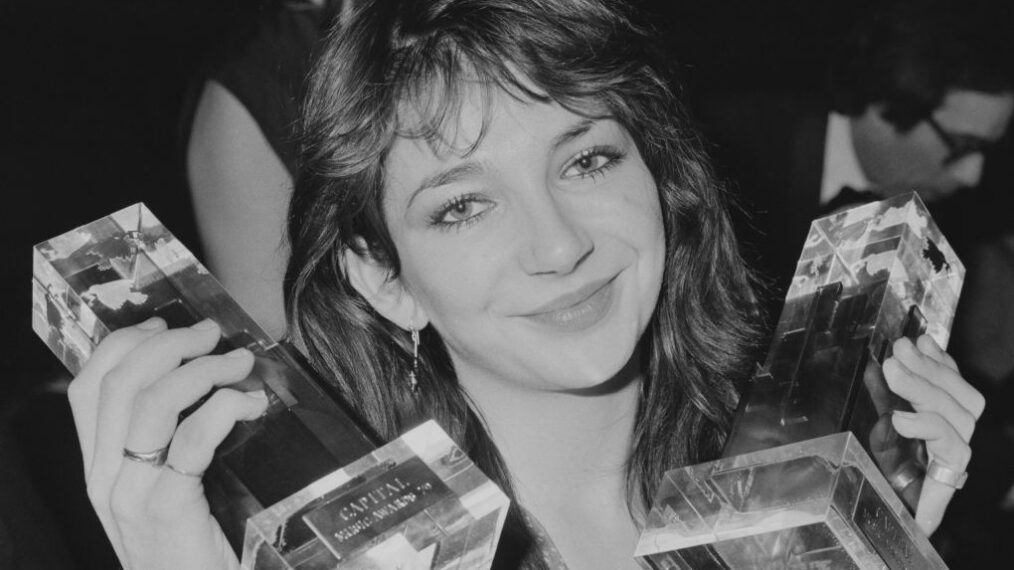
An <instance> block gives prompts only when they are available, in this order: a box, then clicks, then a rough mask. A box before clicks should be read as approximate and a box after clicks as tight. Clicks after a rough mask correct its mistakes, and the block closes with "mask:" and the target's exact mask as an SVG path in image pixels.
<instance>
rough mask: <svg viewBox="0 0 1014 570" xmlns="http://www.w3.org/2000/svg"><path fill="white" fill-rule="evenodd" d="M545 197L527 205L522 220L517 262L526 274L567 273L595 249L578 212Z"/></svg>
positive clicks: (551, 198) (549, 197)
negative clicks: (521, 247)
mask: <svg viewBox="0 0 1014 570" xmlns="http://www.w3.org/2000/svg"><path fill="white" fill-rule="evenodd" d="M547 198H548V199H546V200H540V201H539V204H538V205H537V206H536V207H533V208H529V209H528V212H526V218H527V223H526V224H523V230H522V231H523V232H524V233H525V235H524V236H523V238H522V239H523V240H524V242H523V243H524V245H523V249H522V251H521V265H522V268H523V269H524V270H525V271H526V272H527V273H528V274H529V275H546V274H567V273H570V272H572V271H574V270H575V269H577V268H578V266H580V265H581V262H583V261H584V260H585V259H587V257H588V256H589V255H590V254H591V252H592V251H593V250H594V249H595V246H594V243H593V242H592V240H591V237H590V236H589V235H588V233H587V231H586V229H585V227H584V226H583V225H582V224H581V222H580V217H579V215H577V214H576V213H575V212H572V211H569V210H568V209H567V208H566V207H565V206H564V205H562V204H560V203H559V202H558V200H557V199H556V198H554V197H553V196H547Z"/></svg>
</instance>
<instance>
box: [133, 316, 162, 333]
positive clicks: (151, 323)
mask: <svg viewBox="0 0 1014 570" xmlns="http://www.w3.org/2000/svg"><path fill="white" fill-rule="evenodd" d="M163 326H165V321H163V320H162V319H160V318H159V317H152V318H150V319H148V320H147V321H144V322H143V323H141V324H139V325H137V328H139V329H141V330H143V331H153V330H155V329H160V328H162V327H163Z"/></svg>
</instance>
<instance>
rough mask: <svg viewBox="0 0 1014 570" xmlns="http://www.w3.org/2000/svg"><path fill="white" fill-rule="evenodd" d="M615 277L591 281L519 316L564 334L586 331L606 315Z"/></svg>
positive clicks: (611, 297) (611, 298) (610, 302)
mask: <svg viewBox="0 0 1014 570" xmlns="http://www.w3.org/2000/svg"><path fill="white" fill-rule="evenodd" d="M615 280H616V277H615V276H613V277H611V278H609V279H602V280H599V281H593V282H591V283H589V284H587V285H585V286H583V287H581V288H580V289H578V290H577V291H574V292H573V293H567V294H566V295H561V296H560V297H557V298H556V299H553V300H552V301H550V302H549V303H547V304H545V305H543V306H542V307H539V308H538V309H536V310H535V311H534V312H532V313H529V314H526V315H523V316H524V317H525V318H527V319H530V320H532V321H535V322H536V323H539V324H541V325H545V326H549V327H552V328H554V329H558V330H561V331H565V332H573V331H580V330H584V329H587V328H589V327H591V326H593V325H595V324H596V323H598V322H599V321H601V320H602V319H603V318H604V317H605V316H606V314H608V313H609V309H610V307H612V301H613V292H614V289H615V287H614V286H613V283H614V281H615Z"/></svg>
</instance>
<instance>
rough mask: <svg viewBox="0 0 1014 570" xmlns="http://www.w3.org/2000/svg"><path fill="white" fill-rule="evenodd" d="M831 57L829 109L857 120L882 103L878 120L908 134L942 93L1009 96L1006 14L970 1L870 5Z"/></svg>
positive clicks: (883, 0) (1011, 73)
mask: <svg viewBox="0 0 1014 570" xmlns="http://www.w3.org/2000/svg"><path fill="white" fill-rule="evenodd" d="M874 4H875V5H874V6H873V7H871V8H869V10H866V11H863V15H862V17H861V20H860V21H858V22H856V23H855V25H854V27H853V28H852V29H851V30H850V32H849V33H848V34H847V37H846V39H845V41H844V42H842V43H841V45H840V49H839V50H838V51H837V53H836V54H835V55H834V56H833V57H832V62H831V65H830V67H829V70H830V72H829V74H828V84H829V89H830V91H831V98H832V106H833V108H834V109H835V110H836V111H838V112H840V113H843V114H846V115H851V116H855V115H859V114H861V113H863V112H864V111H865V110H866V108H867V106H868V105H870V104H871V103H884V104H885V111H884V118H885V119H886V120H888V121H889V122H890V123H892V124H894V125H895V126H896V127H898V128H899V129H900V130H902V131H907V130H908V129H910V128H911V127H912V126H914V125H915V124H916V123H918V122H919V121H921V120H923V119H925V118H926V117H927V116H929V115H930V114H931V113H932V112H933V110H934V109H936V108H937V107H939V106H940V104H941V103H942V102H943V99H944V97H945V96H946V94H947V91H948V90H951V89H968V90H972V91H980V92H984V93H1001V92H1004V91H1010V90H1012V89H1014V64H1012V61H1011V57H1010V54H1011V53H1014V43H1012V42H1011V36H1014V30H1012V28H1011V25H1012V20H1011V17H1010V16H1011V15H1010V10H1008V11H1007V13H1004V12H1003V11H1001V10H998V9H997V8H999V7H1000V3H999V2H995V1H988V0H987V1H977V0H874Z"/></svg>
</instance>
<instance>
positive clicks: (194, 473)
mask: <svg viewBox="0 0 1014 570" xmlns="http://www.w3.org/2000/svg"><path fill="white" fill-rule="evenodd" d="M165 466H166V467H167V468H168V469H169V470H170V471H172V472H173V473H176V474H179V475H183V476H184V477H193V478H194V479H200V478H202V477H204V471H187V470H186V469H180V468H179V467H176V466H175V465H173V464H172V463H166V464H165Z"/></svg>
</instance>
